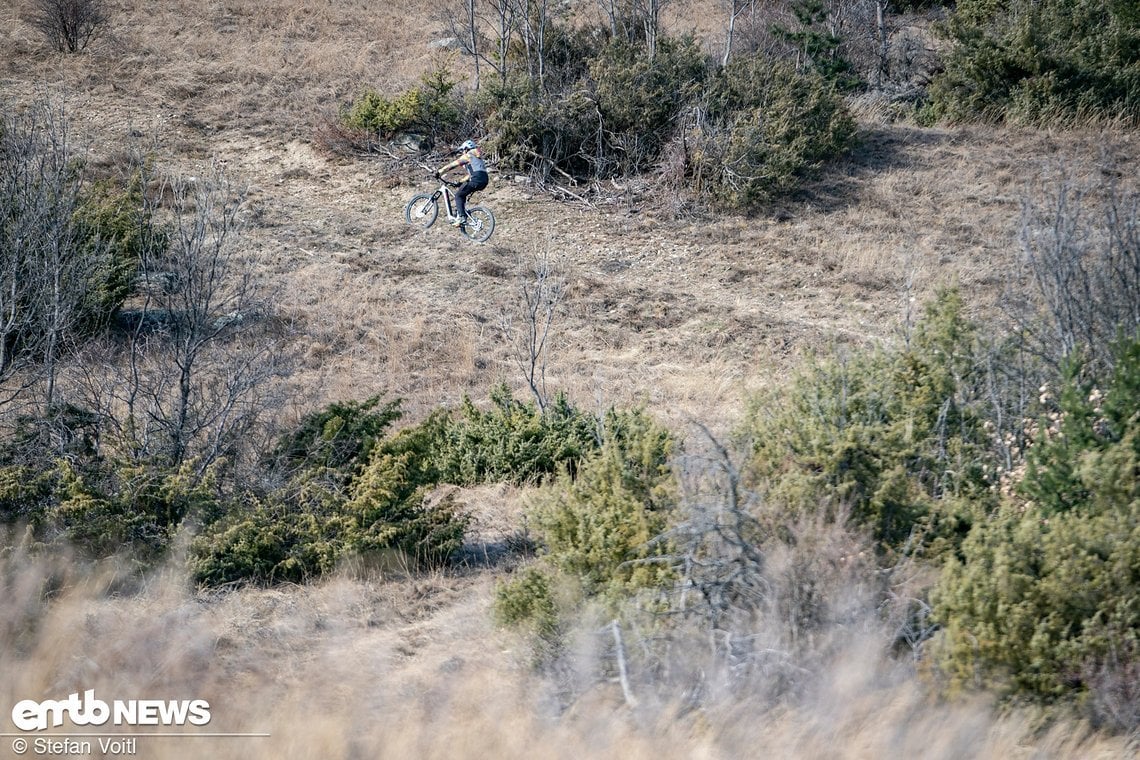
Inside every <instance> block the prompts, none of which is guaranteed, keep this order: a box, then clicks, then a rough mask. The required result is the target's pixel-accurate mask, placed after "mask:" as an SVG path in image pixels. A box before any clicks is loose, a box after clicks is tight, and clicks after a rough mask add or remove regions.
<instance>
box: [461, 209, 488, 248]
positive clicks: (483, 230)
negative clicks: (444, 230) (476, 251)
mask: <svg viewBox="0 0 1140 760" xmlns="http://www.w3.org/2000/svg"><path fill="white" fill-rule="evenodd" d="M494 231H495V215H494V214H492V213H491V209H489V208H487V207H486V206H471V207H469V208H468V209H467V224H465V225H463V234H464V235H466V236H467V237H468V238H470V239H471V240H474V241H475V242H476V243H482V242H483V241H485V240H486V239H487V238H489V237H491V233H492V232H494Z"/></svg>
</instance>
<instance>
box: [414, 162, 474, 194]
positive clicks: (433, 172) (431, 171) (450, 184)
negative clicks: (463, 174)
mask: <svg viewBox="0 0 1140 760" xmlns="http://www.w3.org/2000/svg"><path fill="white" fill-rule="evenodd" d="M420 168H422V169H423V170H424V171H426V172H427V173H428V174H430V175H431V176H432V179H438V180H439V181H440V182H442V183H443V184H445V185H447V186H448V187H451V188H455V187H459V186H460V185H462V184H463V183H462V182H452V181H451V180H449V179H448V178H447V177H443V176H441V175H440V174H438V173H437V172H436V170H435V169H433V168H431V167H430V166H428V165H426V164H420Z"/></svg>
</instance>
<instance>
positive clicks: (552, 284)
mask: <svg viewBox="0 0 1140 760" xmlns="http://www.w3.org/2000/svg"><path fill="white" fill-rule="evenodd" d="M522 266H523V267H524V274H522V275H521V276H520V278H519V282H518V288H517V292H516V302H515V306H516V309H515V311H514V312H507V311H504V312H503V314H502V315H501V317H500V330H501V331H502V334H503V337H504V339H505V340H506V342H507V343H508V344H509V345H510V347H511V351H512V358H513V359H514V361H515V364H516V365H517V366H518V368H519V370H520V371H521V372H522V374H523V377H524V378H526V381H527V385H528V386H529V387H530V390H531V393H533V394H534V398H535V401H536V402H537V403H538V407H539V409H540V410H542V411H545V410H546V407H547V405H548V404H549V401H550V396H549V394H548V393H547V390H546V366H547V362H548V360H549V355H550V337H551V329H552V327H553V326H554V320H555V316H556V313H557V311H558V306H559V304H561V303H562V299H563V298H564V297H565V295H566V280H565V279H564V278H563V277H562V276H561V275H560V274H559V273H558V272H557V271H555V269H554V268H553V267H552V266H551V262H550V255H549V254H548V253H547V252H545V251H543V252H541V253H538V252H536V253H534V254H533V255H532V257H531V258H530V260H529V261H528V262H525V263H523V265H522Z"/></svg>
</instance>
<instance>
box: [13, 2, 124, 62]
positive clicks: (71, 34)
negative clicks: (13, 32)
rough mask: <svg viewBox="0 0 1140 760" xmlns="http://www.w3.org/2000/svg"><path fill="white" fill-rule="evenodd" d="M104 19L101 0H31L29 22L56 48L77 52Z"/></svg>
mask: <svg viewBox="0 0 1140 760" xmlns="http://www.w3.org/2000/svg"><path fill="white" fill-rule="evenodd" d="M108 18H109V16H108V14H107V10H106V3H105V2H104V0H34V2H33V4H32V14H31V17H30V18H29V21H30V22H31V24H32V26H34V27H35V28H36V29H38V30H39V31H40V32H42V33H43V35H44V36H45V37H46V38H47V40H48V42H49V43H50V44H51V45H52V46H54V47H55V48H56V49H57V50H59V51H60V52H65V53H77V52H79V51H81V50H83V49H84V48H86V47H87V45H88V44H89V43H90V42H91V40H92V39H93V38H94V37H95V34H96V33H97V32H98V31H99V29H100V28H101V27H103V25H104V24H106V23H107V21H108Z"/></svg>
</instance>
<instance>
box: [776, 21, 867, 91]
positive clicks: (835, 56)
mask: <svg viewBox="0 0 1140 760" xmlns="http://www.w3.org/2000/svg"><path fill="white" fill-rule="evenodd" d="M791 11H792V15H794V16H795V17H796V21H797V22H798V24H799V26H798V27H796V28H788V27H783V26H775V27H773V29H772V32H773V34H775V36H776V38H777V39H781V40H784V41H785V42H788V43H790V44H791V45H793V46H794V47H795V49H796V58H797V60H802V61H804V63H805V64H806V65H807V66H809V67H810V68H811V69H813V70H814V71H815V72H817V73H818V74H820V75H821V76H822V77H824V78H825V79H827V80H828V81H830V82H833V83H834V84H835V86H836V87H838V88H839V89H840V90H852V89H854V88H855V87H858V86H859V84H860V82H859V77H858V76H856V75H855V67H854V66H853V65H851V62H850V61H848V60H847V59H846V58H844V57H843V56H842V55H841V54H840V52H839V51H840V47H841V46H842V45H843V40H842V38H840V36H839V35H838V34H836V33H835V32H834V31H833V29H832V27H831V25H830V24H829V23H828V22H829V19H828V10H827V8H825V7H824V5H823V0H796V2H793V3H792V5H791Z"/></svg>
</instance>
